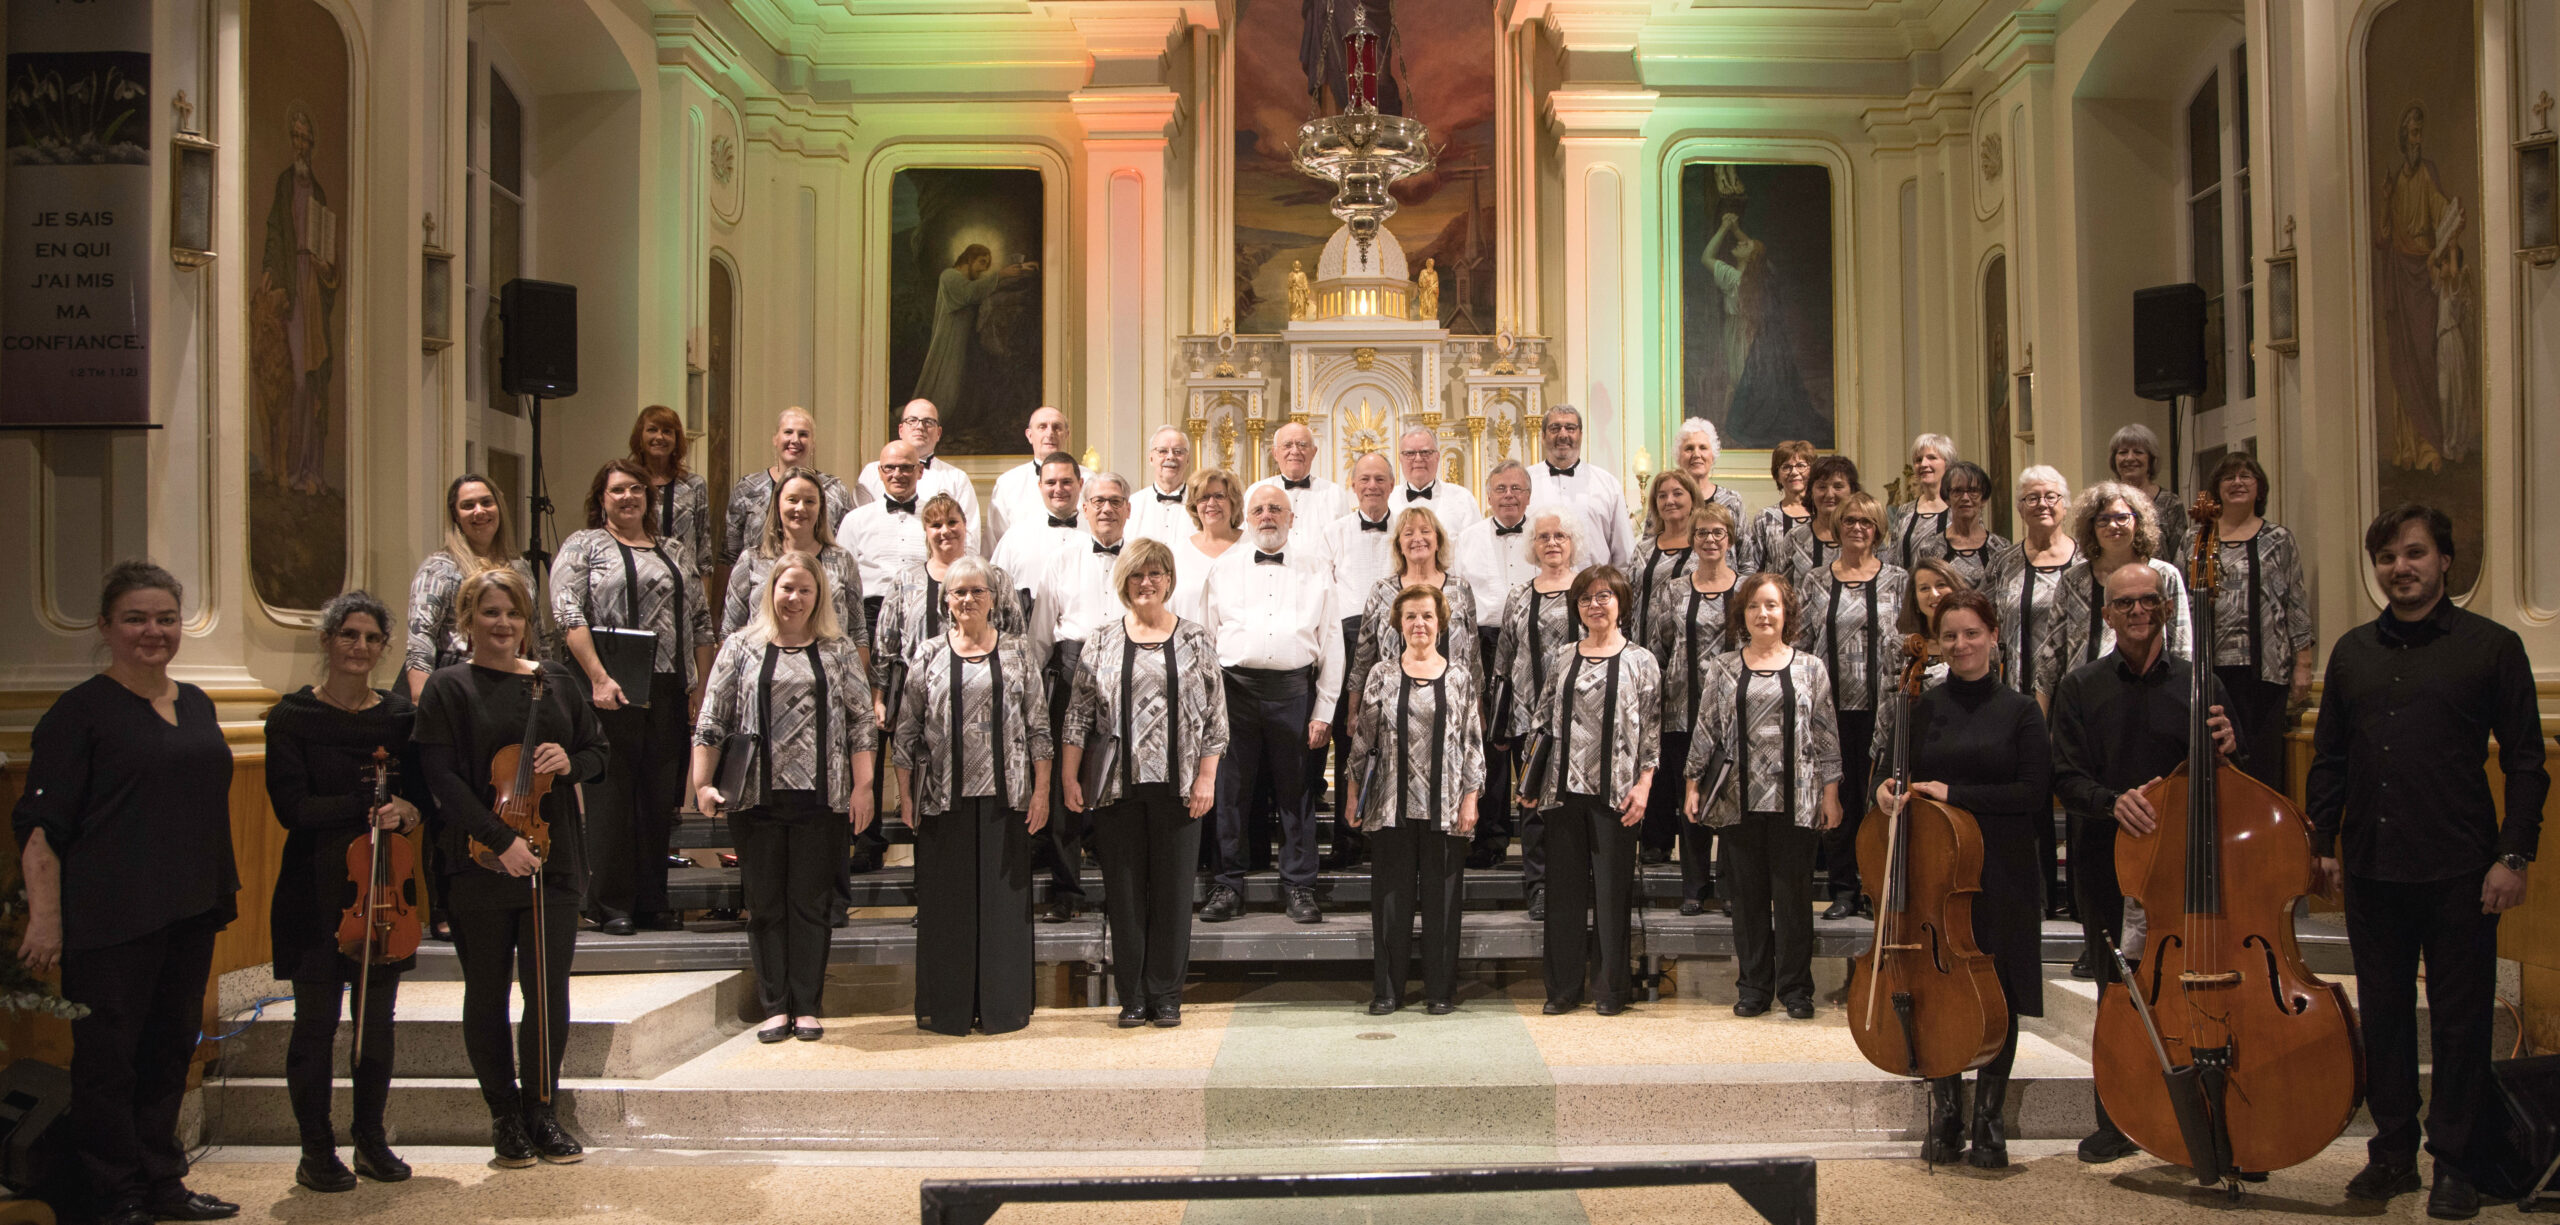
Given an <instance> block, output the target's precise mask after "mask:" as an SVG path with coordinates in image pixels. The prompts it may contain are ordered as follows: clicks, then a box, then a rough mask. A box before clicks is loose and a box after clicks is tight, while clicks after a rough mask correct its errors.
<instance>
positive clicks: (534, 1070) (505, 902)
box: [446, 877, 578, 1118]
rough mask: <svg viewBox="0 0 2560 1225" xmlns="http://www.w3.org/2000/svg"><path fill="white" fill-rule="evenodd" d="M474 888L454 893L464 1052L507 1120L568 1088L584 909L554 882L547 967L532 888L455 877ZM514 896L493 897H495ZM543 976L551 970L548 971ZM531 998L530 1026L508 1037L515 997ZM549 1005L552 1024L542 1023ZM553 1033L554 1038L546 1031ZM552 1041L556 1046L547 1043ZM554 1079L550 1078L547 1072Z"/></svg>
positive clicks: (546, 925) (527, 1008) (547, 898)
mask: <svg viewBox="0 0 2560 1225" xmlns="http://www.w3.org/2000/svg"><path fill="white" fill-rule="evenodd" d="M446 879H447V883H448V885H452V884H455V883H467V885H468V886H469V889H468V891H467V892H458V893H456V894H455V895H454V896H453V901H452V915H453V954H454V957H455V958H456V959H457V960H459V961H460V962H461V963H462V1049H463V1053H465V1054H467V1055H469V1056H470V1057H471V1074H472V1075H473V1076H476V1077H478V1078H479V1080H480V1100H481V1101H483V1102H485V1103H487V1104H488V1107H489V1115H490V1117H492V1118H499V1117H503V1116H506V1115H511V1114H514V1115H520V1114H523V1113H525V1112H527V1111H529V1110H538V1109H540V1108H541V1102H542V1095H543V1090H544V1088H545V1087H546V1086H548V1087H550V1088H553V1089H556V1088H558V1087H559V1084H560V1060H561V1057H562V1056H564V1055H566V1054H567V1053H568V1050H569V963H570V962H571V961H572V960H573V959H574V958H575V957H576V956H577V951H578V908H577V902H576V899H575V897H574V895H573V894H572V892H571V891H570V889H569V887H568V886H567V885H566V884H565V883H563V884H550V885H546V886H545V888H544V889H543V905H542V924H543V931H542V937H543V938H542V945H541V948H542V962H541V965H539V966H537V965H536V964H535V959H534V939H533V897H532V888H531V887H530V886H529V885H527V884H525V883H524V882H523V881H520V880H516V879H514V878H508V879H505V880H497V879H467V878H464V877H448V878H446ZM500 893H504V894H508V895H512V896H511V897H508V898H505V899H500V898H493V897H492V896H491V895H493V894H500ZM543 971H548V973H544V972H543ZM511 990H521V991H523V993H524V1017H525V1020H524V1021H523V1023H521V1024H518V1025H516V1026H515V1041H514V1043H513V1044H512V1045H511V1044H510V1043H509V1042H508V1040H507V1027H508V1022H507V994H508V992H509V991H511ZM540 1002H547V1003H549V1005H550V1007H549V1009H548V1010H547V1012H548V1015H549V1023H548V1025H536V1024H534V1018H535V1017H536V1016H537V1015H538V1014H539V1013H540V1012H541V1011H544V1010H540V1009H538V1008H537V1004H538V1003H540ZM545 1029H547V1030H548V1031H549V1033H548V1034H547V1035H546V1034H545V1033H544V1032H543V1031H544V1030H545ZM545 1036H548V1037H549V1038H550V1049H549V1050H548V1051H545V1050H544V1049H543V1044H542V1039H543V1038H544V1037H545ZM546 1072H547V1073H548V1074H549V1075H548V1076H547V1077H546V1076H545V1073H546Z"/></svg>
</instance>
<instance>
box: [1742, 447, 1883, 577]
mask: <svg viewBox="0 0 2560 1225" xmlns="http://www.w3.org/2000/svg"><path fill="white" fill-rule="evenodd" d="M1865 492H1866V489H1865V487H1864V486H1862V485H1860V484H1859V483H1858V461H1856V460H1853V459H1851V458H1849V457H1848V456H1846V455H1825V456H1823V457H1822V458H1820V459H1818V460H1815V461H1813V476H1812V477H1811V478H1810V479H1808V480H1807V481H1806V482H1805V503H1806V504H1807V505H1809V506H1811V507H1813V517H1812V518H1810V519H1806V520H1804V521H1802V522H1800V523H1798V524H1796V525H1795V526H1794V527H1792V528H1789V529H1788V530H1787V539H1786V543H1785V545H1784V546H1783V548H1784V550H1785V556H1784V557H1782V558H1780V559H1779V562H1778V564H1777V565H1769V564H1768V563H1766V562H1763V563H1762V564H1761V567H1760V568H1761V569H1764V570H1775V571H1777V572H1778V573H1780V574H1783V575H1786V576H1787V582H1788V583H1789V584H1791V585H1793V586H1794V587H1795V588H1796V589H1797V590H1798V591H1802V590H1803V589H1804V586H1805V584H1806V583H1808V582H1811V581H1812V580H1813V576H1815V575H1817V574H1820V573H1822V568H1823V567H1824V566H1828V565H1830V564H1831V559H1833V558H1835V557H1838V556H1840V507H1841V506H1842V505H1843V504H1845V503H1846V502H1848V500H1849V499H1850V497H1851V496H1853V495H1857V494H1863V493H1865ZM1876 524H1877V527H1876V543H1877V546H1878V547H1879V548H1881V547H1882V545H1883V543H1884V527H1883V524H1884V516H1883V515H1882V514H1878V515H1877V516H1876Z"/></svg>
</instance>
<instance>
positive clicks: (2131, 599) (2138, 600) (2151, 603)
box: [2107, 595, 2161, 613]
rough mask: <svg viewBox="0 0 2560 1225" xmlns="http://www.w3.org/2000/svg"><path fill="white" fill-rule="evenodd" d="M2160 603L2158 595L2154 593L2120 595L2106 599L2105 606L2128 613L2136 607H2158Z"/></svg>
mask: <svg viewBox="0 0 2560 1225" xmlns="http://www.w3.org/2000/svg"><path fill="white" fill-rule="evenodd" d="M2160 604H2161V600H2160V597H2159V596H2156V595H2120V596H2117V597H2116V598H2114V599H2112V600H2109V601H2107V607H2109V608H2112V609H2114V610H2116V611H2117V612H2120V613H2129V612H2132V611H2133V610H2134V609H2137V608H2142V609H2151V608H2158V607H2160Z"/></svg>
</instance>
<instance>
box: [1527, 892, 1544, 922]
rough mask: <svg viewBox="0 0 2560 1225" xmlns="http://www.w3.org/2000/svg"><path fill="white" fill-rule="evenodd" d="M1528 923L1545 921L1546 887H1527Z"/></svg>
mask: <svg viewBox="0 0 2560 1225" xmlns="http://www.w3.org/2000/svg"><path fill="white" fill-rule="evenodd" d="M1529 921H1530V922H1532V923H1544V922H1546V921H1547V887H1546V886H1545V885H1531V886H1529Z"/></svg>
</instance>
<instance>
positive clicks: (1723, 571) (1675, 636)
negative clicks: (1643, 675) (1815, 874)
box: [1642, 502, 1741, 915]
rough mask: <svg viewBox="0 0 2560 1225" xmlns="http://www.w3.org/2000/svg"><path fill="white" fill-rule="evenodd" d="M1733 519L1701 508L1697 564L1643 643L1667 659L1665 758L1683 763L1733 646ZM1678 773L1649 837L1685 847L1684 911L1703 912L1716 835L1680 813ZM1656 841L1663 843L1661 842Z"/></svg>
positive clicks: (1657, 611) (1667, 781) (1711, 507)
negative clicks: (1716, 671) (1719, 667)
mask: <svg viewBox="0 0 2560 1225" xmlns="http://www.w3.org/2000/svg"><path fill="white" fill-rule="evenodd" d="M1733 524H1734V520H1733V515H1732V513H1731V512H1729V511H1727V510H1726V509H1725V507H1724V504H1723V503H1720V502H1710V503H1708V504H1707V506H1706V509H1704V510H1702V511H1700V512H1698V523H1697V541H1698V564H1697V568H1696V569H1693V570H1691V571H1690V572H1689V577H1688V578H1687V579H1685V580H1683V581H1682V582H1680V583H1679V584H1677V585H1676V586H1674V587H1672V588H1671V589H1670V590H1669V591H1666V592H1663V593H1662V594H1661V596H1660V597H1658V598H1657V599H1655V601H1654V604H1653V620H1652V629H1651V630H1650V631H1648V632H1647V633H1646V634H1645V636H1644V643H1645V649H1646V650H1649V651H1652V652H1653V655H1654V658H1655V659H1657V660H1660V661H1661V663H1662V760H1664V761H1685V760H1687V758H1688V756H1689V737H1690V734H1691V733H1692V732H1694V731H1696V730H1697V726H1698V712H1699V709H1700V707H1699V704H1698V701H1699V695H1700V694H1701V693H1703V692H1704V688H1705V686H1704V682H1705V678H1706V672H1707V665H1708V664H1710V663H1713V662H1714V661H1715V658H1716V657H1717V656H1719V655H1722V654H1724V653H1725V652H1726V651H1729V650H1731V649H1733V648H1732V646H1731V642H1730V640H1729V639H1728V638H1727V637H1726V635H1725V625H1726V623H1727V622H1728V621H1729V620H1730V619H1731V618H1730V615H1729V614H1730V613H1731V612H1732V608H1731V604H1732V601H1731V600H1730V599H1728V598H1727V597H1728V596H1729V595H1730V594H1731V593H1732V591H1733V587H1734V584H1735V583H1737V582H1739V581H1741V575H1740V574H1739V573H1737V572H1736V569H1735V567H1734V566H1732V565H1730V564H1728V562H1727V552H1726V548H1727V545H1728V544H1729V543H1730V542H1731V541H1732V539H1733V536H1734V528H1733ZM1679 780H1680V775H1679V772H1678V771H1670V770H1657V771H1655V772H1654V775H1653V795H1652V796H1651V797H1649V798H1648V799H1647V800H1646V801H1645V810H1644V832H1643V835H1642V837H1643V839H1644V841H1645V843H1646V845H1647V846H1648V847H1651V846H1661V847H1663V848H1664V849H1666V850H1667V849H1669V847H1670V845H1671V842H1672V839H1673V838H1674V837H1677V838H1678V840H1679V845H1680V913H1682V914H1684V915H1699V914H1705V913H1706V910H1707V899H1708V898H1710V897H1712V896H1714V894H1715V887H1714V883H1713V880H1712V878H1711V876H1710V873H1709V871H1708V865H1710V864H1712V863H1713V862H1715V858H1714V851H1715V833H1714V831H1713V830H1711V829H1709V828H1708V827H1706V826H1703V825H1698V824H1696V823H1694V822H1688V821H1682V820H1681V819H1680V792H1679V787H1680V781H1679ZM1657 839H1658V841H1657Z"/></svg>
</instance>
